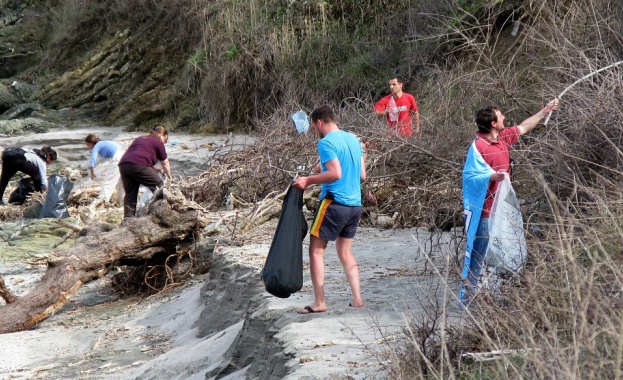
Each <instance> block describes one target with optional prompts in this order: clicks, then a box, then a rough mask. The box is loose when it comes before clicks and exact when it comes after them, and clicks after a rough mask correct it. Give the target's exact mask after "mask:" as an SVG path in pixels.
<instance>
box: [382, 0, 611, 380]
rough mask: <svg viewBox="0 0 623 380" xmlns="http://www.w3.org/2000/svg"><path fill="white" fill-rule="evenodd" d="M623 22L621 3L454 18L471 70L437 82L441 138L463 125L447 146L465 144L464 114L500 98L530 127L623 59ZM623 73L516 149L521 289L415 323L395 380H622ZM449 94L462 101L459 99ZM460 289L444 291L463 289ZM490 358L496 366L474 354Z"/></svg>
mask: <svg viewBox="0 0 623 380" xmlns="http://www.w3.org/2000/svg"><path fill="white" fill-rule="evenodd" d="M620 14H621V5H619V4H614V3H612V2H607V1H591V0H581V1H574V2H565V1H556V2H541V3H538V4H537V3H534V2H529V3H525V2H524V3H522V4H520V5H519V6H518V7H517V8H516V9H515V10H514V11H513V13H512V14H509V13H508V12H505V11H503V8H496V7H491V8H488V10H487V11H486V12H483V11H482V10H481V11H480V13H478V14H465V15H463V16H462V17H461V18H460V22H459V23H457V22H456V19H451V20H448V21H447V22H446V23H445V25H446V26H447V27H448V29H449V30H450V33H448V34H447V35H445V37H444V38H445V39H446V41H448V43H449V45H448V46H447V48H448V49H449V51H451V52H452V54H453V55H454V56H456V55H459V56H460V57H461V58H462V63H463V64H462V67H461V68H455V69H452V70H448V71H447V72H444V73H443V74H440V75H439V77H440V78H446V79H445V80H443V81H439V82H438V84H439V91H438V93H437V96H436V97H435V99H436V101H437V102H438V103H437V104H438V105H439V107H438V108H437V110H438V111H437V113H438V115H439V116H440V119H437V120H438V122H435V123H433V124H434V125H435V126H436V127H437V129H438V130H440V131H442V132H441V133H451V130H453V129H455V133H456V134H455V136H452V137H449V138H448V140H449V141H450V144H451V145H453V146H455V147H456V146H457V145H458V146H461V145H463V146H465V142H467V143H468V142H469V141H470V137H469V135H470V134H473V130H474V128H473V127H470V126H469V125H465V124H466V123H465V120H468V121H469V120H472V118H471V117H466V116H464V115H462V112H463V110H464V109H468V110H469V112H470V113H471V112H473V110H474V109H475V108H476V107H477V106H478V105H481V104H483V103H485V104H486V103H497V104H499V105H501V106H502V108H503V109H505V110H506V115H507V116H508V118H509V119H513V121H515V122H520V121H521V120H522V119H523V118H525V117H527V116H529V115H530V114H531V113H534V112H535V111H536V110H538V107H539V105H540V103H544V102H546V101H547V100H549V99H550V98H552V97H553V96H556V95H557V94H559V93H561V92H562V91H563V90H564V89H565V88H566V87H567V86H569V85H570V84H571V83H573V82H574V81H575V80H577V79H578V78H581V77H583V76H584V75H586V74H588V73H590V72H592V71H594V70H597V69H599V68H600V67H604V66H607V65H609V64H612V63H615V62H618V61H620V60H622V59H623V54H622V53H623V52H622V51H621V47H622V45H621V33H620V32H621V26H620V25H619V24H620V23H619V22H618V21H617V18H616V16H615V15H620ZM517 20H520V22H521V23H520V24H517ZM516 25H519V30H518V33H517V34H516V35H515V36H513V35H512V34H511V32H512V30H513V28H514V27H515V26H516ZM465 63H467V64H465ZM622 70H623V69H622V68H621V67H620V66H617V67H615V68H613V69H611V70H609V71H605V72H603V73H600V74H598V75H596V76H593V77H591V78H589V79H587V80H586V81H583V82H581V83H579V84H577V85H576V86H575V87H574V88H572V89H571V90H570V91H569V92H568V93H566V95H565V97H564V98H563V99H561V100H562V102H561V107H560V110H559V111H558V112H557V113H556V114H555V115H554V116H553V118H552V119H551V120H550V122H549V124H548V125H547V126H546V127H540V128H538V129H536V130H535V131H533V133H532V134H531V135H529V136H526V137H525V138H523V139H522V143H521V144H520V145H519V147H518V149H516V150H515V151H514V152H513V154H512V155H513V157H514V158H515V160H516V163H517V168H516V172H515V173H516V176H515V187H516V189H517V191H518V193H519V196H520V198H522V201H523V211H524V212H525V220H526V223H527V224H526V227H527V232H528V246H529V260H528V264H527V265H526V267H525V269H524V271H523V272H522V273H521V275H520V277H519V279H518V281H514V282H512V283H511V282H509V283H507V284H506V285H504V286H502V288H501V289H500V290H499V291H495V292H488V291H486V290H485V291H483V292H482V294H481V296H480V297H479V298H478V301H477V302H476V303H475V304H473V305H472V306H471V307H470V308H469V309H467V310H464V311H462V312H458V311H457V306H456V302H457V300H456V297H450V299H449V301H448V302H447V303H446V304H443V305H439V306H438V308H437V309H436V310H434V311H433V310H429V313H428V314H427V316H426V318H416V319H414V320H413V321H412V322H411V323H410V324H409V325H408V326H407V328H406V330H405V332H406V341H407V343H404V342H403V343H404V344H396V345H389V346H388V349H387V354H388V357H389V359H390V361H391V363H392V365H388V372H389V374H390V376H391V377H392V378H401V379H414V378H422V379H424V378H426V379H441V378H444V379H446V378H485V379H517V378H529V379H532V378H538V379H563V378H564V379H606V378H607V379H617V378H622V377H623V376H622V370H623V365H622V360H623V329H622V328H621V326H623V318H622V313H621V310H622V309H621V306H623V304H622V301H623V298H622V293H621V292H622V289H623V278H622V276H621V267H622V265H623V260H622V259H623V256H622V252H623V234H622V232H623V230H622V228H621V226H622V225H623V217H622V214H621V212H620V211H621V200H622V197H621V191H620V188H621V184H622V182H623V177H622V176H621V174H622V173H623V172H622V170H621V169H622V168H623V167H622V165H621V162H622V161H621V159H622V158H623V156H622V151H621V138H620V136H621V134H622V133H621V132H622V131H621V125H622V124H621V122H622V121H623V112H622V111H621V107H620V104H621V93H622V91H621V90H622V89H623V80H622V79H621V78H622V75H621V73H622V72H623V71H622ZM449 92H450V93H454V94H459V95H460V97H459V98H456V97H454V96H452V97H450V99H451V101H448V100H447V98H445V94H447V93H449ZM429 95H432V96H435V94H433V93H432V92H431V93H429ZM442 113H445V114H446V115H444V116H441V115H442ZM454 115H459V117H458V119H459V120H461V119H463V120H464V121H463V124H464V126H463V127H459V128H458V131H456V126H454V125H451V124H450V123H449V121H450V120H452V119H453V116H454ZM470 116H471V115H470ZM444 119H445V120H446V121H445V122H444V121H443V120H444ZM447 136H450V135H447ZM453 142H456V143H457V144H456V145H455V144H453ZM431 149H432V150H433V151H434V152H440V154H444V153H443V151H439V150H437V147H433V148H431ZM457 186H458V183H457ZM431 254H432V253H431ZM445 254H450V255H452V254H454V255H459V257H460V256H461V255H462V252H461V250H460V249H457V251H456V252H445ZM458 261H460V260H458ZM451 262H452V261H451ZM456 269H457V268H454V270H456ZM435 271H436V272H438V273H447V272H448V271H450V272H452V268H450V269H447V268H445V267H441V268H436V269H435ZM443 280H445V279H443ZM449 284H450V285H448V288H444V289H442V290H441V291H445V292H452V291H454V292H455V293H454V294H456V285H452V282H451V281H450V282H449ZM431 299H437V295H433V296H431ZM483 352H489V353H491V352H493V353H494V354H492V355H490V356H495V357H496V358H497V359H496V360H491V361H480V360H476V361H474V360H473V359H472V360H470V358H469V356H466V355H465V354H467V353H483Z"/></svg>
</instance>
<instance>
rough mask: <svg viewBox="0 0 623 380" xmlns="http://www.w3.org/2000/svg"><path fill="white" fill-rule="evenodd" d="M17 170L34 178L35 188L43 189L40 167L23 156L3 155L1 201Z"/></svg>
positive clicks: (0, 177)
mask: <svg viewBox="0 0 623 380" xmlns="http://www.w3.org/2000/svg"><path fill="white" fill-rule="evenodd" d="M17 172H22V173H24V174H27V175H29V176H30V177H31V178H32V183H33V185H35V190H37V191H41V190H42V189H41V175H40V174H39V169H38V168H37V166H36V165H35V164H33V163H32V162H30V161H27V160H26V158H25V157H24V156H23V155H21V156H9V157H7V156H3V157H2V173H1V174H0V201H2V197H3V196H4V190H6V187H7V185H8V184H9V180H10V179H11V177H13V176H14V175H15V173H17Z"/></svg>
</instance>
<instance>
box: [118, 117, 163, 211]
mask: <svg viewBox="0 0 623 380" xmlns="http://www.w3.org/2000/svg"><path fill="white" fill-rule="evenodd" d="M168 139H169V134H168V132H167V130H166V129H165V128H164V127H163V126H157V127H153V128H152V129H151V131H150V132H149V134H148V135H145V136H140V137H137V138H136V139H134V141H132V144H130V147H129V148H128V150H127V151H126V152H125V154H124V155H123V157H121V161H119V173H120V174H121V182H122V183H123V189H124V190H125V197H124V198H123V216H124V217H125V218H130V217H133V216H134V215H135V214H136V204H137V202H138V189H139V187H140V186H141V185H143V186H145V187H147V188H148V189H149V190H151V191H152V192H153V191H156V189H157V188H159V187H162V186H164V181H163V180H162V177H161V176H160V171H159V170H158V169H156V168H154V165H156V163H158V161H160V163H161V164H162V171H164V173H165V174H166V175H167V176H168V177H169V178H171V166H170V165H169V160H168V158H167V152H166V149H165V148H164V143H166V142H167V141H168Z"/></svg>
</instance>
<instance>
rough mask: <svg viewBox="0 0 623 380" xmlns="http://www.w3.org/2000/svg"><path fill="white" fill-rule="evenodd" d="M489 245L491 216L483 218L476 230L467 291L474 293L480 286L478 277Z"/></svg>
mask: <svg viewBox="0 0 623 380" xmlns="http://www.w3.org/2000/svg"><path fill="white" fill-rule="evenodd" d="M488 246H489V218H481V219H480V223H479V224H478V229H477V230H476V239H474V247H473V248H472V256H471V260H470V262H469V272H468V273H467V287H468V289H467V291H468V292H469V293H472V294H473V293H474V292H475V290H476V287H477V286H478V278H479V277H480V272H481V271H482V266H483V264H484V261H485V254H486V253H487V247H488Z"/></svg>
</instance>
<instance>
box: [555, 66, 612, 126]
mask: <svg viewBox="0 0 623 380" xmlns="http://www.w3.org/2000/svg"><path fill="white" fill-rule="evenodd" d="M622 63H623V61H619V62H615V63H613V64H611V65H608V66H606V67H602V68H601V69H599V70H595V71H593V72H591V73H589V74H586V75H584V76H583V77H582V78H580V79H578V80H576V81H575V82H573V84H571V86H569V87H567V88H565V89H564V91H563V92H561V93H560V95H558V99H560V98H562V96H563V95H564V94H566V93H567V91H569V90H570V89H571V88H572V87H573V86H575V85H576V84H578V83H580V82H582V81H583V80H585V79H586V78H590V77H592V76H593V75H595V74H597V73H600V72H602V71H605V70H608V69H611V68H613V67H615V66H618V65H620V64H622ZM550 116H552V111H550V112H549V114H547V118H545V122H544V123H543V124H544V125H547V122H548V121H549V118H550Z"/></svg>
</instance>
